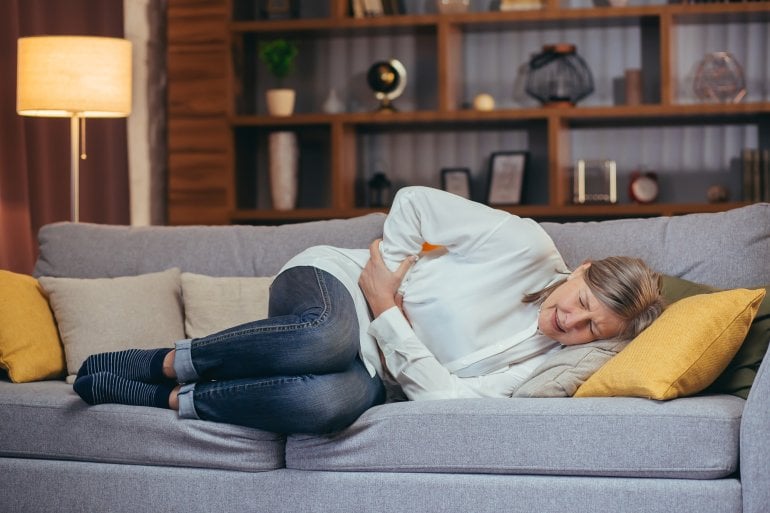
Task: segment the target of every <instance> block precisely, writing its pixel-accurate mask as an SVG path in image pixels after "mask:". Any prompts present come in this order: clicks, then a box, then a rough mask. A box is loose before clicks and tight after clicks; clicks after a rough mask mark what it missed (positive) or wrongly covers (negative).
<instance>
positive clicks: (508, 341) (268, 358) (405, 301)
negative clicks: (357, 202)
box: [74, 187, 663, 433]
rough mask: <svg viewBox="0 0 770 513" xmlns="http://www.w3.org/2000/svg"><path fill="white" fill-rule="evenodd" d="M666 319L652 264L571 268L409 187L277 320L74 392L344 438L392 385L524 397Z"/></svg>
mask: <svg viewBox="0 0 770 513" xmlns="http://www.w3.org/2000/svg"><path fill="white" fill-rule="evenodd" d="M426 243H429V244H430V246H428V245H426ZM427 247H430V248H431V249H432V250H430V251H426V248H427ZM662 308H663V300H662V298H661V295H660V290H659V277H658V275H657V274H656V273H654V272H653V271H651V270H650V269H649V268H648V267H647V266H646V265H645V264H644V263H643V262H642V261H640V260H638V259H634V258H629V257H610V258H605V259H602V260H596V261H589V262H585V263H583V264H582V265H580V266H579V267H578V268H577V269H575V270H573V271H571V272H570V271H569V270H568V269H567V268H566V265H565V263H564V261H563V259H562V257H561V256H560V254H559V253H558V251H557V249H556V247H555V245H554V243H553V241H552V240H551V239H550V237H549V236H548V235H547V234H546V232H545V231H544V230H543V229H542V228H541V227H540V226H539V225H538V224H537V223H536V222H534V221H533V220H531V219H523V218H519V217H517V216H514V215H511V214H508V213H506V212H504V211H501V210H496V209H493V208H490V207H487V206H485V205H482V204H479V203H475V202H472V201H468V200H466V199H463V198H461V197H459V196H455V195H452V194H449V193H447V192H444V191H441V190H438V189H431V188H426V187H407V188H404V189H401V190H400V191H399V193H398V194H397V195H396V197H395V200H394V203H393V206H392V208H391V211H390V213H389V215H388V217H387V219H386V221H385V225H384V234H383V239H382V241H375V242H374V243H372V245H371V247H370V248H369V249H368V250H365V249H340V248H334V247H329V246H316V247H312V248H309V249H307V250H305V251H304V252H302V253H300V254H299V255H297V256H296V257H294V258H293V259H291V260H290V261H289V262H288V263H287V264H286V265H285V266H284V268H283V269H282V271H281V272H280V273H279V274H278V276H277V277H276V278H275V281H274V282H273V285H272V287H271V290H270V299H269V315H268V318H267V319H263V320H258V321H254V322H251V323H247V324H243V325H240V326H236V327H233V328H230V329H227V330H225V331H222V332H219V333H215V334H212V335H208V336H205V337H202V338H197V339H188V340H182V341H179V342H176V345H175V348H174V349H169V348H160V349H155V350H139V349H134V350H127V351H120V352H114V353H102V354H97V355H93V356H91V357H89V358H88V359H87V360H86V361H85V362H84V363H83V366H82V367H81V369H80V371H79V372H78V378H77V379H76V381H75V384H74V388H75V391H76V392H77V393H78V394H79V395H80V396H81V397H82V398H83V400H85V401H86V402H87V403H89V404H100V403H123V404H131V405H144V406H155V407H161V408H172V409H175V410H178V411H179V416H180V417H182V418H194V419H205V420H211V421H216V422H227V423H232V424H240V425H244V426H249V427H254V428H259V429H264V430H268V431H275V432H282V433H323V432H331V431H336V430H340V429H343V428H345V427H346V426H348V425H350V424H351V423H352V422H353V421H355V419H356V418H358V416H359V415H361V414H362V413H363V412H364V411H365V410H366V409H368V408H370V407H372V406H375V405H378V404H381V403H383V402H385V400H386V388H388V389H392V388H395V389H398V388H400V389H401V390H402V391H403V393H404V394H405V395H406V396H407V397H408V398H409V399H412V400H423V399H446V398H459V397H509V396H510V395H511V394H512V393H513V392H514V391H515V389H516V387H517V385H518V384H520V383H521V382H522V381H524V380H525V379H526V377H527V376H528V374H529V373H531V372H532V371H533V370H534V369H535V368H536V367H537V366H538V365H539V364H540V363H541V362H542V361H543V360H544V359H545V358H546V357H547V356H548V355H549V354H550V353H552V352H553V351H557V350H558V349H559V348H560V347H562V346H564V345H575V344H584V343H587V342H591V341H594V340H598V339H610V338H621V339H631V338H633V337H634V336H636V335H637V334H638V333H639V332H641V331H642V330H643V329H644V328H645V327H647V326H648V325H649V324H651V323H652V321H653V320H655V318H656V317H657V316H658V315H659V314H660V312H661V310H662Z"/></svg>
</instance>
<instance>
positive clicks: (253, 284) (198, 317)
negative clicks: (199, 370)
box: [182, 273, 274, 338]
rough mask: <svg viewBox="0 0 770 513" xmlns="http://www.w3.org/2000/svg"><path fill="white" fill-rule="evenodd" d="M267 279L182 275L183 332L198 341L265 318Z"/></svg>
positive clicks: (268, 282) (267, 292)
mask: <svg viewBox="0 0 770 513" xmlns="http://www.w3.org/2000/svg"><path fill="white" fill-rule="evenodd" d="M273 279H274V276H269V277H224V278H221V277H212V276H204V275H202V274H193V273H182V298H183V301H184V310H185V323H184V327H185V333H186V334H187V337H188V338H198V337H203V336H206V335H210V334H211V333H216V332H218V331H222V330H224V329H227V328H231V327H233V326H237V325H239V324H243V323H246V322H251V321H256V320H258V319H264V318H266V317H267V304H268V298H269V295H270V284H271V283H273Z"/></svg>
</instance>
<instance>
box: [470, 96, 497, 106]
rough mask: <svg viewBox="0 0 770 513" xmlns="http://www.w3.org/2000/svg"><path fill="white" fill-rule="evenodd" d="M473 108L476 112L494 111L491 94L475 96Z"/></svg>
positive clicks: (493, 100)
mask: <svg viewBox="0 0 770 513" xmlns="http://www.w3.org/2000/svg"><path fill="white" fill-rule="evenodd" d="M473 108H474V109H476V110H494V108H495V99H494V97H493V96H492V95H491V94H487V93H481V94H477V95H476V97H475V98H474V99H473Z"/></svg>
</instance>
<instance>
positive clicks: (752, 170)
mask: <svg viewBox="0 0 770 513" xmlns="http://www.w3.org/2000/svg"><path fill="white" fill-rule="evenodd" d="M741 169H742V171H743V201H750V202H753V203H756V202H759V201H770V150H769V149H763V150H755V149H751V148H744V149H743V152H742V154H741Z"/></svg>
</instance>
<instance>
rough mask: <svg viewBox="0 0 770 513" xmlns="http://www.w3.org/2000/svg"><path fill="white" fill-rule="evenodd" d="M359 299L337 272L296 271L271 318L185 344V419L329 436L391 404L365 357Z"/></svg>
mask: <svg viewBox="0 0 770 513" xmlns="http://www.w3.org/2000/svg"><path fill="white" fill-rule="evenodd" d="M359 344H360V339H359V327H358V318H357V317H356V310H355V306H354V304H353V299H352V298H351V297H350V293H349V292H348V291H347V289H346V288H345V286H344V285H343V284H342V283H340V281H339V280H337V279H336V278H334V277H333V276H332V275H331V274H329V273H327V272H325V271H321V270H320V269H316V268H313V267H295V268H291V269H287V270H286V271H285V272H283V273H281V274H279V275H278V276H277V277H276V279H275V281H274V282H273V285H272V287H271V288H270V302H269V308H268V318H267V319H263V320H259V321H254V322H250V323H247V324H242V325H240V326H236V327H234V328H230V329H227V330H224V331H221V332H219V333H215V334H213V335H209V336H206V337H203V338H197V339H193V340H182V341H180V342H178V343H177V346H176V349H177V351H176V355H175V360H174V369H175V371H176V373H177V380H178V381H179V382H180V383H185V385H184V386H182V388H181V390H180V393H179V415H180V416H181V417H184V418H199V419H205V420H212V421H215V422H227V423H230V424H239V425H242V426H248V427H254V428H258V429H264V430H267V431H274V432H279V433H327V432H332V431H338V430H340V429H343V428H345V427H347V426H348V425H350V424H352V423H353V421H355V420H356V419H357V418H358V417H359V416H360V415H361V414H362V413H363V412H364V411H366V410H367V409H368V408H370V407H372V406H375V405H377V404H381V403H383V402H384V401H385V391H384V387H383V384H382V382H381V381H380V379H379V377H377V376H375V377H371V376H370V375H369V372H368V371H367V370H366V367H365V366H364V364H363V362H362V361H361V359H360V358H359V356H358V350H359Z"/></svg>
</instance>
